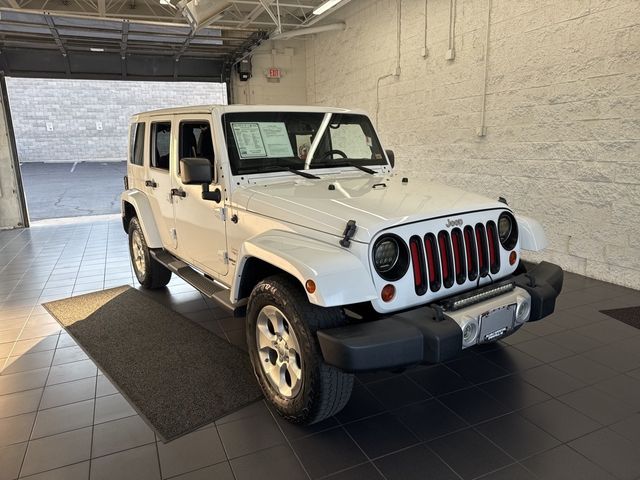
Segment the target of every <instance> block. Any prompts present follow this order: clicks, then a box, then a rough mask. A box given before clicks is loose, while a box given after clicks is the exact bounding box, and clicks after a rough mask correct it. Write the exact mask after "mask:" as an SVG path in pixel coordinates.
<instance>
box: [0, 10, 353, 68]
mask: <svg viewBox="0 0 640 480" xmlns="http://www.w3.org/2000/svg"><path fill="white" fill-rule="evenodd" d="M198 1H199V4H200V5H204V6H207V7H209V6H211V7H214V8H216V7H219V10H220V13H219V14H217V15H215V16H214V17H212V20H211V21H209V22H206V23H205V24H196V22H194V21H193V19H189V18H188V16H187V15H185V10H186V9H185V8H184V4H183V3H178V0H0V6H1V5H4V8H0V69H2V70H3V71H4V72H5V74H6V75H9V76H36V77H42V76H48V77H64V78H113V79H150V80H161V79H162V80H204V81H207V80H208V81H225V80H226V78H225V77H227V76H228V73H229V71H230V66H231V65H232V64H233V62H234V61H235V60H236V59H238V58H240V57H242V56H243V55H246V53H247V52H249V51H250V50H251V49H252V48H254V47H255V46H256V45H258V44H259V43H260V42H262V41H263V40H264V39H266V38H268V37H269V35H270V34H272V33H277V32H280V31H290V30H295V29H300V28H303V27H308V26H310V25H313V24H314V23H316V22H317V21H319V20H321V19H322V18H324V17H325V16H327V15H328V14H330V13H331V12H332V11H333V10H335V9H336V7H334V9H332V10H330V11H328V12H327V13H326V14H324V15H319V16H317V15H313V13H312V12H313V10H314V9H315V8H316V7H318V5H320V4H322V3H323V1H324V0H288V1H280V0H244V1H230V2H224V1H220V0H198ZM344 3H348V2H347V0H344ZM338 5H339V6H340V4H338Z"/></svg>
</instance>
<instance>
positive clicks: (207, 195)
mask: <svg viewBox="0 0 640 480" xmlns="http://www.w3.org/2000/svg"><path fill="white" fill-rule="evenodd" d="M202 199H203V200H211V201H213V202H216V203H220V202H221V201H222V192H221V191H220V189H219V188H216V189H215V190H214V191H213V192H212V191H210V190H209V184H208V183H203V184H202Z"/></svg>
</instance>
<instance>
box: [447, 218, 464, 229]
mask: <svg viewBox="0 0 640 480" xmlns="http://www.w3.org/2000/svg"><path fill="white" fill-rule="evenodd" d="M461 226H462V219H461V218H458V219H457V220H452V219H448V220H447V224H446V225H445V227H447V228H451V227H461Z"/></svg>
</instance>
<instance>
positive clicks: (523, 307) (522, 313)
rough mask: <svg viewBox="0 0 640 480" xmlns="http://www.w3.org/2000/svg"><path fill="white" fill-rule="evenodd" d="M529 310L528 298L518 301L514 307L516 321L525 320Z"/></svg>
mask: <svg viewBox="0 0 640 480" xmlns="http://www.w3.org/2000/svg"><path fill="white" fill-rule="evenodd" d="M530 312H531V302H529V299H527V298H523V299H522V301H521V302H518V306H517V307H516V322H518V323H522V322H526V321H527V319H528V318H529V313H530Z"/></svg>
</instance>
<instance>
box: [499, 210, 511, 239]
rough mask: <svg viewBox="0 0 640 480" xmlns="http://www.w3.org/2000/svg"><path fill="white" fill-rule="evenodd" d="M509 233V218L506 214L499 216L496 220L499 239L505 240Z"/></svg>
mask: <svg viewBox="0 0 640 480" xmlns="http://www.w3.org/2000/svg"><path fill="white" fill-rule="evenodd" d="M510 233H511V219H510V218H509V217H507V216H506V215H505V216H503V217H500V220H498V235H500V240H503V241H504V240H506V239H507V237H508V236H509V234H510Z"/></svg>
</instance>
